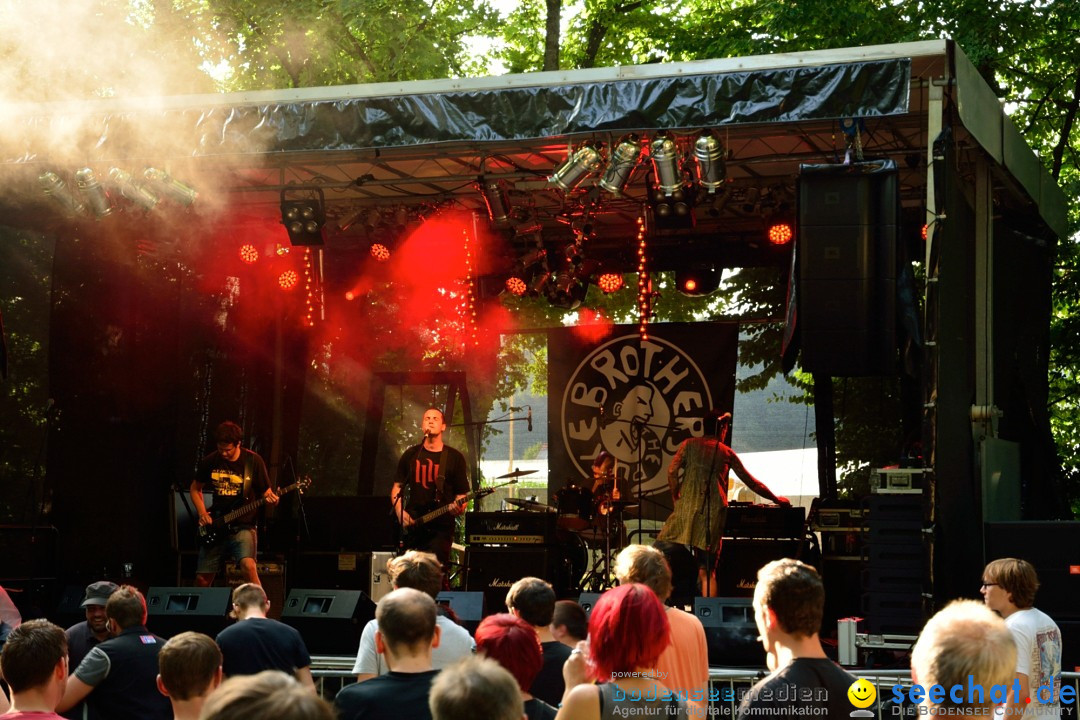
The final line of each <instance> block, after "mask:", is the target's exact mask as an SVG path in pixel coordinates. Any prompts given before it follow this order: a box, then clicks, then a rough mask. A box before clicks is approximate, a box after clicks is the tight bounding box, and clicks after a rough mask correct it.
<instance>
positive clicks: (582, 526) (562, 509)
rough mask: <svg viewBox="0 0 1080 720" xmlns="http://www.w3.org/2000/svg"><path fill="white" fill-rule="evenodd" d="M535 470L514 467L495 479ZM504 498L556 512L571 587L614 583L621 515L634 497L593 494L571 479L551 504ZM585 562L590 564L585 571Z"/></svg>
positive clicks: (597, 588) (622, 533) (622, 539)
mask: <svg viewBox="0 0 1080 720" xmlns="http://www.w3.org/2000/svg"><path fill="white" fill-rule="evenodd" d="M534 472H536V471H535V470H515V471H513V472H510V473H507V474H505V475H500V476H499V477H498V478H495V479H496V480H503V479H509V478H517V477H521V476H523V475H530V474H532V473H534ZM504 502H505V503H506V504H507V505H509V506H511V507H514V508H517V509H519V510H525V511H528V512H538V513H552V514H554V515H556V528H557V530H556V532H557V533H558V539H559V542H560V545H562V546H563V547H564V548H565V549H566V552H567V553H568V555H567V562H568V564H569V565H570V566H571V575H572V576H573V577H572V578H571V585H573V586H574V587H573V588H572V589H579V590H581V591H591V592H601V591H603V590H606V589H608V588H610V587H611V586H612V585H613V584H614V579H613V568H614V564H615V563H614V558H615V555H616V554H617V553H618V552H619V551H620V550H622V548H623V547H625V546H626V527H625V525H624V523H623V516H624V514H625V513H631V512H633V511H634V510H636V509H637V507H638V505H637V502H636V501H633V500H622V499H619V498H618V497H617V496H616V497H614V498H613V497H612V494H611V493H610V492H600V493H596V494H595V495H594V494H593V493H592V491H590V490H589V489H588V488H583V487H578V486H576V485H574V484H573V483H571V484H570V485H567V486H566V487H564V488H563V489H561V490H559V491H558V492H557V493H555V504H554V506H552V505H547V504H545V503H541V502H537V501H536V500H535V499H521V498H506V499H505V500H504ZM590 558H591V559H592V562H591V565H590V562H589V559H590ZM586 566H589V567H588V570H587V571H586Z"/></svg>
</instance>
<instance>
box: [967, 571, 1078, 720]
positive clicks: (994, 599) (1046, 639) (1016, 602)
mask: <svg viewBox="0 0 1080 720" xmlns="http://www.w3.org/2000/svg"><path fill="white" fill-rule="evenodd" d="M1038 589H1039V578H1038V576H1037V575H1036V573H1035V568H1034V567H1032V565H1031V563H1029V562H1028V561H1027V560H1021V559H1018V558H1000V559H998V560H994V561H992V562H991V563H990V564H989V565H987V566H986V568H985V569H984V570H983V574H982V588H981V590H982V596H983V602H984V603H986V606H987V607H988V608H990V609H991V610H993V611H995V612H997V613H998V614H999V615H1001V617H1002V618H1004V620H1005V624H1006V625H1007V626H1008V628H1009V631H1010V632H1011V633H1012V636H1013V640H1015V641H1016V651H1017V652H1016V680H1017V681H1018V682H1019V684H1020V696H1019V697H1010V698H1009V704H1008V706H1007V707H1006V710H1005V716H1006V717H1012V718H1017V717H1020V715H1023V716H1024V717H1025V718H1034V717H1039V718H1060V717H1061V703H1060V702H1059V698H1060V695H1061V630H1059V629H1058V626H1057V624H1056V623H1054V621H1053V620H1051V619H1050V616H1048V615H1047V614H1046V613H1044V612H1042V611H1040V610H1037V609H1035V607H1034V604H1035V591H1036V590H1038ZM1011 685H1012V683H1010V686H1011Z"/></svg>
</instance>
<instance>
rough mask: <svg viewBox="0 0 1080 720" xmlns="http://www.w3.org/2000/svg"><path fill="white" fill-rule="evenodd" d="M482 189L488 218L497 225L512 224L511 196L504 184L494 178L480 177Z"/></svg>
mask: <svg viewBox="0 0 1080 720" xmlns="http://www.w3.org/2000/svg"><path fill="white" fill-rule="evenodd" d="M479 185H480V191H481V192H482V193H483V194H484V204H485V205H487V211H488V218H489V219H490V220H491V222H492V223H494V224H495V225H496V226H497V227H506V226H507V225H509V224H510V196H509V195H508V194H507V192H506V188H505V187H504V186H503V184H502V183H501V182H500V181H498V180H495V179H493V178H483V177H481V178H480V183H479Z"/></svg>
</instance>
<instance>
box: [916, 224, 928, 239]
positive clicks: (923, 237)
mask: <svg viewBox="0 0 1080 720" xmlns="http://www.w3.org/2000/svg"><path fill="white" fill-rule="evenodd" d="M929 229H930V226H929V225H926V224H923V226H922V230H921V231H920V233H919V234H920V235H922V239H923V240H925V239H926V233H927V232H928V231H929Z"/></svg>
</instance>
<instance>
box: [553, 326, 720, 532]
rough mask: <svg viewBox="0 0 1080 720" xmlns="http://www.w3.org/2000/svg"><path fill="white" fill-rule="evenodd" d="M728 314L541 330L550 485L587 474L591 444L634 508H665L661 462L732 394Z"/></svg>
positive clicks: (657, 515)
mask: <svg viewBox="0 0 1080 720" xmlns="http://www.w3.org/2000/svg"><path fill="white" fill-rule="evenodd" d="M738 337H739V327H738V324H737V323H669V324H658V325H651V326H649V340H648V341H645V342H642V340H641V339H640V337H639V335H638V329H637V326H632V325H618V326H615V328H614V331H613V332H612V333H611V334H609V335H608V336H607V337H605V338H604V339H602V340H599V341H596V340H594V339H591V338H590V339H585V338H582V337H581V335H579V333H578V332H577V331H575V329H574V328H556V329H552V330H549V331H548V418H549V425H548V469H549V471H550V476H549V488H550V490H551V492H552V493H554V492H557V491H558V490H560V489H561V488H563V487H565V486H567V485H569V484H570V483H579V484H580V481H582V480H584V479H585V478H588V477H591V471H590V467H591V465H592V461H593V459H594V458H595V457H596V456H597V455H598V454H599V453H600V451H601V450H606V451H607V452H609V453H611V454H612V455H614V456H615V458H616V460H617V466H618V474H619V477H621V478H625V479H628V480H629V483H628V484H629V485H630V486H631V487H632V488H634V492H635V494H637V493H638V492H639V490H640V495H641V497H642V498H643V499H644V502H643V503H642V514H643V516H644V517H646V518H652V519H658V520H662V519H664V518H665V517H667V514H668V513H669V512H670V510H671V500H670V495H669V494H668V492H667V468H668V465H669V464H670V463H671V459H672V457H674V455H675V452H676V450H678V448H679V444H680V443H681V442H682V441H683V440H685V439H686V438H688V437H695V436H701V435H702V434H703V433H704V430H703V422H702V421H703V418H704V417H705V415H706V413H707V411H708V410H709V409H711V408H716V409H719V410H721V411H723V412H730V411H731V409H732V406H733V403H734V400H735V364H736V360H737V354H738Z"/></svg>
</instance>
